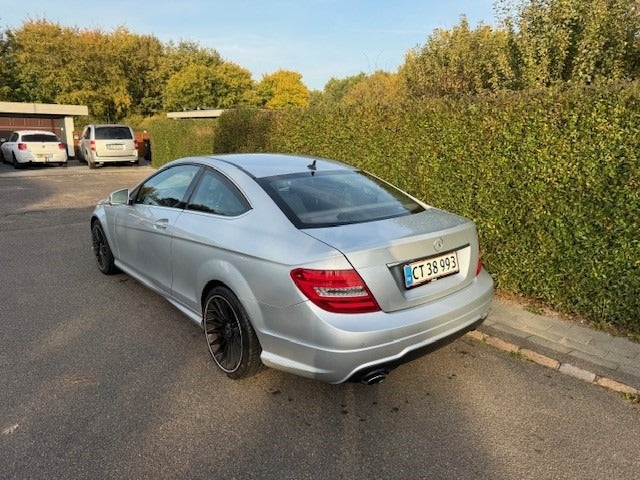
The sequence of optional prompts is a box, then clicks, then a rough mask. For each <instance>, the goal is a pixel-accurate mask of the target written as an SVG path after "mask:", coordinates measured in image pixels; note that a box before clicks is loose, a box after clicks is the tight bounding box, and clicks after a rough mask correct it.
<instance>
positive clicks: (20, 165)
mask: <svg viewBox="0 0 640 480" xmlns="http://www.w3.org/2000/svg"><path fill="white" fill-rule="evenodd" d="M13 168H15V169H16V170H20V169H21V168H22V164H21V163H20V162H19V161H18V159H17V158H16V154H15V153H14V154H13Z"/></svg>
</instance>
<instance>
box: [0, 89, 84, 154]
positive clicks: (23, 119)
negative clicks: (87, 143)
mask: <svg viewBox="0 0 640 480" xmlns="http://www.w3.org/2000/svg"><path fill="white" fill-rule="evenodd" d="M86 115H89V107H87V106H86V105H58V104H52V103H20V102H0V138H9V135H10V134H11V132H13V131H14V130H48V131H51V132H54V133H55V134H56V135H58V137H60V139H61V140H62V142H63V143H64V144H65V145H66V146H67V155H69V157H73V156H74V155H75V151H74V148H73V129H74V125H73V117H77V116H86Z"/></svg>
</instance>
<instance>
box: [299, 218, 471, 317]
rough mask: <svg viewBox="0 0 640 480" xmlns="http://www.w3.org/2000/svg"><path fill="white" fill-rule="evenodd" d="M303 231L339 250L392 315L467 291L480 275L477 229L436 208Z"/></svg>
mask: <svg viewBox="0 0 640 480" xmlns="http://www.w3.org/2000/svg"><path fill="white" fill-rule="evenodd" d="M304 231H305V233H307V234H308V235H310V236H312V237H314V238H316V239H318V240H320V241H322V242H324V243H326V244H328V245H330V246H331V247H333V248H335V249H337V250H339V251H340V252H341V253H342V254H343V255H344V256H345V257H346V258H347V260H348V261H349V262H350V263H351V265H352V266H353V267H354V268H355V270H356V271H357V272H358V273H359V274H360V276H361V277H362V279H363V280H364V281H365V283H366V284H367V286H368V287H369V289H370V291H371V292H372V294H373V296H374V297H375V298H376V300H377V302H378V304H379V305H380V307H381V308H382V310H384V311H387V312H391V311H395V310H401V309H404V308H411V307H415V306H418V305H422V304H424V303H428V302H431V301H433V300H435V299H438V298H441V297H443V296H445V295H448V294H450V293H452V292H454V291H457V290H459V289H462V288H464V287H465V286H467V285H468V284H470V283H471V282H472V281H473V279H474V278H475V275H476V268H477V264H478V257H479V248H478V240H477V233H476V229H475V225H474V224H473V222H471V221H470V220H468V219H465V218H463V217H460V216H458V215H454V214H451V213H448V212H445V211H442V210H439V209H436V208H429V209H427V210H425V211H423V212H420V213H417V214H413V215H406V216H402V217H396V218H390V219H385V220H379V221H373V222H366V223H356V224H349V225H342V226H335V227H327V228H315V229H306V230H304Z"/></svg>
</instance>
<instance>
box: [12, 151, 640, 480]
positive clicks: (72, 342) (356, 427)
mask: <svg viewBox="0 0 640 480" xmlns="http://www.w3.org/2000/svg"><path fill="white" fill-rule="evenodd" d="M149 171H150V170H149V169H148V168H146V167H144V166H143V167H120V168H119V167H107V168H101V169H97V170H92V171H89V169H88V168H87V167H86V166H76V165H75V164H74V162H72V163H71V165H70V166H69V167H68V168H45V169H30V170H27V171H24V172H20V173H18V174H16V173H14V172H13V169H12V168H10V167H9V166H7V165H0V289H1V292H2V293H1V298H0V478H2V479H57V478H64V479H80V478H82V479H85V478H86V479H96V478H100V479H122V478H132V479H147V478H148V479H162V478H172V479H182V478H194V479H198V478H203V479H204V478H207V479H233V478H235V479H270V478H274V479H275V478H277V479H316V478H318V479H319V478H322V479H365V478H366V479H375V478H381V479H439V478H446V479H451V478H460V479H476V478H487V479H559V478H562V479H581V480H584V479H611V478H615V479H637V478H638V472H639V471H640V407H639V406H638V405H637V404H632V403H629V402H627V401H625V400H624V399H623V398H621V397H620V396H619V395H617V394H614V393H612V392H610V391H608V390H605V389H603V388H600V387H598V386H595V385H590V384H587V383H585V382H582V381H580V380H577V379H573V378H571V377H568V376H565V375H561V374H560V373H558V372H554V371H550V370H548V369H545V368H543V367H541V366H539V365H537V364H533V363H529V362H527V361H525V360H523V359H521V358H518V357H516V356H512V355H509V354H507V353H504V352H502V351H498V350H495V349H492V348H491V347H489V346H488V345H485V344H482V343H478V342H476V341H474V340H471V339H469V338H468V337H465V338H463V339H460V340H458V341H456V342H454V343H453V344H451V345H449V346H447V347H445V348H443V349H441V350H439V351H436V352H434V353H432V354H430V355H429V356H427V357H424V358H421V359H419V360H417V361H414V362H412V363H410V364H407V365H404V366H402V367H400V368H398V369H397V370H395V371H394V372H393V373H392V374H391V376H390V377H389V378H388V379H387V380H386V381H385V382H383V383H381V384H378V385H375V386H371V387H367V386H364V385H360V384H343V385H327V384H323V383H319V382H316V381H312V380H307V379H304V378H299V377H295V376H292V375H289V374H286V373H282V372H278V371H275V370H268V369H267V370H264V371H263V372H261V373H260V374H259V375H257V376H255V377H252V378H250V379H247V380H243V381H232V380H229V379H227V378H226V377H225V376H224V375H223V374H221V373H219V372H218V371H217V370H216V368H215V366H214V365H213V363H212V361H211V360H210V358H209V356H208V352H207V348H206V345H205V342H204V339H203V336H202V334H201V331H200V329H199V328H198V327H197V326H196V325H195V324H193V323H191V322H190V321H189V320H187V319H186V318H184V317H183V316H182V315H181V314H180V313H179V312H178V311H177V310H175V309H174V308H173V307H171V306H170V305H169V304H168V303H167V302H165V301H164V300H163V299H161V298H160V297H158V296H157V295H155V294H153V293H151V292H149V291H148V290H146V289H145V288H144V287H142V286H141V285H139V284H138V283H137V282H135V281H134V280H132V279H131V278H129V277H127V276H126V275H123V274H120V275H115V276H112V277H107V276H104V275H102V274H100V273H99V272H98V270H97V268H96V267H95V265H94V259H93V257H92V252H91V248H90V236H89V224H88V219H89V215H90V213H91V206H92V205H93V204H95V203H96V201H97V200H99V199H100V198H102V197H105V196H106V195H107V194H108V192H110V191H111V190H115V189H116V188H119V187H122V186H133V185H134V184H136V183H137V182H138V181H139V180H140V179H142V178H143V177H145V176H146V175H147V174H148V173H149Z"/></svg>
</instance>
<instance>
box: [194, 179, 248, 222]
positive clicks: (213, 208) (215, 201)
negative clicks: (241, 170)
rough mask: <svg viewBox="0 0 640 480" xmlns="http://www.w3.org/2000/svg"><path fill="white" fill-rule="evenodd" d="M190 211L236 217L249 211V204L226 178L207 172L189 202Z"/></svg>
mask: <svg viewBox="0 0 640 480" xmlns="http://www.w3.org/2000/svg"><path fill="white" fill-rule="evenodd" d="M187 208H188V209H189V210H198V211H200V212H207V213H214V214H217V215H225V216H228V217H234V216H237V215H240V214H242V213H244V212H246V211H247V210H249V208H250V207H249V204H248V202H247V201H246V199H245V198H244V197H243V196H242V194H241V193H240V192H239V191H238V189H237V188H236V187H235V186H234V185H233V184H232V183H231V182H229V181H228V180H227V179H226V178H224V177H222V176H220V175H219V174H217V173H214V172H212V171H210V170H206V171H205V173H204V175H203V176H202V179H201V180H200V182H199V184H198V186H197V187H196V189H195V192H194V193H193V196H192V197H191V200H190V201H189V205H188V206H187Z"/></svg>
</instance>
